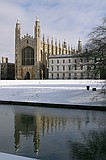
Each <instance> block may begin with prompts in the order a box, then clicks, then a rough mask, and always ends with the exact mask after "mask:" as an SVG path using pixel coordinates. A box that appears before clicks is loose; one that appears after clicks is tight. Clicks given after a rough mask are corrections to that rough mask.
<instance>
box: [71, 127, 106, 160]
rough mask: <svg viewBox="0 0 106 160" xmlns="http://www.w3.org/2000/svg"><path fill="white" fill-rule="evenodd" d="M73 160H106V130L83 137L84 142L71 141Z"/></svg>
mask: <svg viewBox="0 0 106 160" xmlns="http://www.w3.org/2000/svg"><path fill="white" fill-rule="evenodd" d="M70 149H71V152H72V157H73V160H76V159H78V160H106V130H101V131H92V132H90V133H89V134H88V135H85V134H84V135H83V141H82V142H72V141H70Z"/></svg>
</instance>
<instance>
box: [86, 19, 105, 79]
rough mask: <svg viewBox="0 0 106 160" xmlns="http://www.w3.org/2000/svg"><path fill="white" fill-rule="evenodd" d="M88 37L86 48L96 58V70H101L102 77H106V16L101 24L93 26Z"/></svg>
mask: <svg viewBox="0 0 106 160" xmlns="http://www.w3.org/2000/svg"><path fill="white" fill-rule="evenodd" d="M88 37H89V40H88V42H87V43H86V45H85V48H86V52H88V54H89V56H90V57H92V58H94V59H95V66H96V67H95V68H94V72H100V73H101V78H103V79H106V17H105V18H104V19H103V22H102V24H101V25H99V26H97V27H94V28H93V30H92V31H91V33H90V34H89V35H88Z"/></svg>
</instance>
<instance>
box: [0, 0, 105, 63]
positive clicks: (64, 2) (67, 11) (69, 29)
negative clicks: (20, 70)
mask: <svg viewBox="0 0 106 160" xmlns="http://www.w3.org/2000/svg"><path fill="white" fill-rule="evenodd" d="M36 16H39V18H40V24H41V36H42V35H43V34H45V38H46V37H47V36H49V38H50V39H51V38H52V37H53V38H54V40H55V39H57V41H59V40H60V41H61V43H62V41H63V40H64V39H66V41H67V43H69V44H72V46H73V47H74V46H75V47H77V41H78V39H79V38H80V39H81V40H82V43H83V44H85V42H86V40H87V35H88V33H89V32H90V31H91V29H92V28H93V27H94V26H96V25H99V24H101V22H102V18H104V17H105V16H106V0H0V58H1V57H2V56H7V57H9V61H12V62H14V55H15V49H14V48H15V44H14V38H15V35H14V33H15V24H16V21H17V18H19V19H20V23H21V33H22V36H23V35H24V34H26V33H28V34H31V35H33V29H34V22H35V20H36Z"/></svg>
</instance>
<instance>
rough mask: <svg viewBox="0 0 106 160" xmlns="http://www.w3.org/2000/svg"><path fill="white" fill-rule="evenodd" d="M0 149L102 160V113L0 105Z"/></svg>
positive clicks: (105, 144) (105, 152)
mask: <svg viewBox="0 0 106 160" xmlns="http://www.w3.org/2000/svg"><path fill="white" fill-rule="evenodd" d="M0 152H6V153H12V154H16V155H22V156H26V157H32V158H39V159H41V160H106V112H101V111H86V110H73V109H70V110H69V109H51V108H39V107H36V108H34V107H23V106H12V105H11V106H10V105H0Z"/></svg>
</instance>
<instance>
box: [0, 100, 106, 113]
mask: <svg viewBox="0 0 106 160" xmlns="http://www.w3.org/2000/svg"><path fill="white" fill-rule="evenodd" d="M0 104H3V105H8V104H9V105H18V106H19V105H22V106H30V107H31V106H32V107H46V108H57V109H58V108H61V109H79V110H97V111H106V106H94V105H93V106H88V105H74V104H56V103H37V102H23V101H4V100H0Z"/></svg>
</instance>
